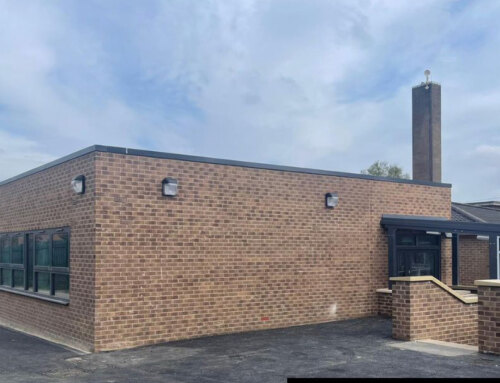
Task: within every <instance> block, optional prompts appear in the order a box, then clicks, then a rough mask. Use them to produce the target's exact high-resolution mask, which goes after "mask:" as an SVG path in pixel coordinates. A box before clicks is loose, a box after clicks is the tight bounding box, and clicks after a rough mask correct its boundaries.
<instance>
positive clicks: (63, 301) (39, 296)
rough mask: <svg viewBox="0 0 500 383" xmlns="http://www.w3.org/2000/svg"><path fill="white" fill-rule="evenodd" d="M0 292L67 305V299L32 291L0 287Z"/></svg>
mask: <svg viewBox="0 0 500 383" xmlns="http://www.w3.org/2000/svg"><path fill="white" fill-rule="evenodd" d="M0 291H5V292H8V293H13V294H17V295H23V296H25V297H30V298H35V299H40V300H42V301H46V302H52V303H57V304H60V305H64V306H67V305H69V300H68V299H64V298H58V297H52V296H48V295H43V294H38V293H34V292H32V291H26V290H18V289H14V288H12V287H6V286H0Z"/></svg>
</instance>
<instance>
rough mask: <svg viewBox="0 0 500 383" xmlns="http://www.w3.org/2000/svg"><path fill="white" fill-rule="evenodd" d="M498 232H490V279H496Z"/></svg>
mask: <svg viewBox="0 0 500 383" xmlns="http://www.w3.org/2000/svg"><path fill="white" fill-rule="evenodd" d="M498 250H499V249H498V234H490V279H498Z"/></svg>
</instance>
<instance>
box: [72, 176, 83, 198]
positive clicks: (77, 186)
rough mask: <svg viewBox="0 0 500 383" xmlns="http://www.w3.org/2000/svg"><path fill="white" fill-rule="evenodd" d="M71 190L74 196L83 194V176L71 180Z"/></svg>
mask: <svg viewBox="0 0 500 383" xmlns="http://www.w3.org/2000/svg"><path fill="white" fill-rule="evenodd" d="M71 188H72V189H73V191H74V192H75V193H76V194H84V193H85V176H84V175H79V176H76V177H75V178H73V179H72V180H71Z"/></svg>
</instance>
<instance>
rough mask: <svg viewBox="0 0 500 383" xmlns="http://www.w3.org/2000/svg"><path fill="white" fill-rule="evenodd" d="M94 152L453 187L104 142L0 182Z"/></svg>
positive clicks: (14, 179)
mask: <svg viewBox="0 0 500 383" xmlns="http://www.w3.org/2000/svg"><path fill="white" fill-rule="evenodd" d="M92 152H106V153H117V154H125V155H132V156H141V157H151V158H162V159H170V160H178V161H189V162H201V163H208V164H216V165H226V166H238V167H244V168H253V169H266V170H275V171H282V172H293V173H306V174H316V175H324V176H335V177H346V178H357V179H363V180H371V181H382V182H394V183H402V184H412V185H425V186H436V187H445V188H451V184H447V183H440V182H430V181H420V180H407V179H399V178H389V177H378V176H372V175H368V174H356V173H346V172H336V171H329V170H319V169H310V168H299V167H294V166H282V165H272V164H262V163H257V162H245V161H235V160H225V159H220V158H210V157H200V156H192V155H186V154H174V153H164V152H155V151H149V150H138V149H128V148H120V147H114V146H103V145H93V146H89V147H88V148H85V149H82V150H79V151H78V152H75V153H73V154H70V155H67V156H65V157H62V158H59V159H57V160H55V161H52V162H49V163H48V164H45V165H42V166H40V167H37V168H35V169H32V170H29V171H27V172H24V173H21V174H19V175H17V176H15V177H12V178H9V179H7V180H5V181H2V182H0V186H1V185H5V184H8V183H10V182H13V181H16V180H18V179H20V178H23V177H26V176H29V175H32V174H35V173H38V172H41V171H42V170H45V169H48V168H51V167H53V166H56V165H59V164H62V163H63V162H67V161H70V160H72V159H75V158H78V157H81V156H84V155H86V154H89V153H92Z"/></svg>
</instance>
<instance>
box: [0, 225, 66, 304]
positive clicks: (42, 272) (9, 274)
mask: <svg viewBox="0 0 500 383" xmlns="http://www.w3.org/2000/svg"><path fill="white" fill-rule="evenodd" d="M69 285H70V283H69V229H67V228H62V229H49V230H40V231H30V232H23V233H8V234H0V288H1V289H2V290H4V291H5V290H9V291H13V292H18V293H19V292H24V293H25V295H30V296H39V297H49V298H54V299H53V300H55V301H67V300H69ZM45 299H46V298H45ZM49 300H51V299H49Z"/></svg>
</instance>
